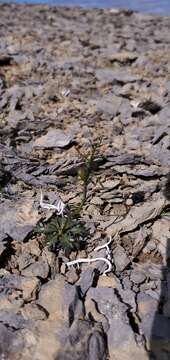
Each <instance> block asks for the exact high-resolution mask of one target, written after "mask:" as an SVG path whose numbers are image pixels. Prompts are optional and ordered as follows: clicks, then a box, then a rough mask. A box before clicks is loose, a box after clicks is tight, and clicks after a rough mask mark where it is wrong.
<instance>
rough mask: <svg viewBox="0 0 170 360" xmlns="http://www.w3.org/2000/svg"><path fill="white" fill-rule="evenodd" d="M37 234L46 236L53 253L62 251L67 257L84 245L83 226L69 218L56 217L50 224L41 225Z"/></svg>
mask: <svg viewBox="0 0 170 360" xmlns="http://www.w3.org/2000/svg"><path fill="white" fill-rule="evenodd" d="M36 232H38V233H43V234H44V235H45V242H46V244H47V245H48V247H49V249H50V250H52V251H56V250H60V249H62V250H63V251H64V252H65V254H66V255H68V254H69V253H70V252H71V251H73V250H79V249H80V248H81V247H82V245H83V242H84V241H83V237H84V235H85V229H84V226H83V224H81V223H79V222H77V221H76V220H74V219H72V218H69V217H55V218H53V219H52V220H51V221H50V222H49V223H48V224H40V225H39V227H38V228H37V229H36Z"/></svg>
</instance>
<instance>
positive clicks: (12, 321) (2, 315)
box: [0, 310, 32, 330]
mask: <svg viewBox="0 0 170 360" xmlns="http://www.w3.org/2000/svg"><path fill="white" fill-rule="evenodd" d="M0 322H1V323H2V324H4V325H6V326H7V327H9V328H12V329H15V330H19V329H24V328H26V327H30V326H31V324H32V323H31V321H29V320H25V319H24V318H23V316H22V315H20V314H15V313H13V312H9V311H5V310H1V311H0Z"/></svg>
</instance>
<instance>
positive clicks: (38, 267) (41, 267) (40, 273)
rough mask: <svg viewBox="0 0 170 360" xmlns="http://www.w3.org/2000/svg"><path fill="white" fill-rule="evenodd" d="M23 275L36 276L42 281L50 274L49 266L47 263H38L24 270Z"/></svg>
mask: <svg viewBox="0 0 170 360" xmlns="http://www.w3.org/2000/svg"><path fill="white" fill-rule="evenodd" d="M21 274H22V275H23V276H29V277H30V276H36V277H38V278H41V279H46V278H47V277H48V274H49V265H48V263H47V261H43V260H40V261H36V262H34V263H33V264H31V265H29V266H27V267H26V269H24V270H22V272H21Z"/></svg>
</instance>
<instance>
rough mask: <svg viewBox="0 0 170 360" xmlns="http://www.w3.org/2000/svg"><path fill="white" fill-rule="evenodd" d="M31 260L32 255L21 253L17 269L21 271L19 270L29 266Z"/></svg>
mask: <svg viewBox="0 0 170 360" xmlns="http://www.w3.org/2000/svg"><path fill="white" fill-rule="evenodd" d="M33 262H34V259H33V258H32V256H31V255H30V254H28V253H23V254H21V255H20V256H19V258H18V266H19V270H20V271H21V270H23V269H25V268H26V267H27V266H29V265H30V264H32V263H33Z"/></svg>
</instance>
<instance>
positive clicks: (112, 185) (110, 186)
mask: <svg viewBox="0 0 170 360" xmlns="http://www.w3.org/2000/svg"><path fill="white" fill-rule="evenodd" d="M119 184H120V181H119V180H106V181H104V183H102V185H103V187H104V188H106V189H111V190H113V189H115V188H116V187H117V186H118V185H119Z"/></svg>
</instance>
